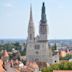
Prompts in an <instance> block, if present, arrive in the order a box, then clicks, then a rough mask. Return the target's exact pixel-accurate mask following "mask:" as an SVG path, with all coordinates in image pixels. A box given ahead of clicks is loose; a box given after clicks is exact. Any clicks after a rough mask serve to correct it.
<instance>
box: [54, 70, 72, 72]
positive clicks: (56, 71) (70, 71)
mask: <svg viewBox="0 0 72 72" xmlns="http://www.w3.org/2000/svg"><path fill="white" fill-rule="evenodd" d="M53 72H72V70H54V71H53Z"/></svg>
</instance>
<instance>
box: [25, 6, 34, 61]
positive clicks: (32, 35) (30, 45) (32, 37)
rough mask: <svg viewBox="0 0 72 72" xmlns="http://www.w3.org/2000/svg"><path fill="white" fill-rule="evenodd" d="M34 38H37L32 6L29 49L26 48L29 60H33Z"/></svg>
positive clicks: (28, 40)
mask: <svg viewBox="0 0 72 72" xmlns="http://www.w3.org/2000/svg"><path fill="white" fill-rule="evenodd" d="M34 40H35V32H34V23H33V17H32V6H30V19H29V25H28V38H27V50H26V57H27V61H32V60H33V49H34Z"/></svg>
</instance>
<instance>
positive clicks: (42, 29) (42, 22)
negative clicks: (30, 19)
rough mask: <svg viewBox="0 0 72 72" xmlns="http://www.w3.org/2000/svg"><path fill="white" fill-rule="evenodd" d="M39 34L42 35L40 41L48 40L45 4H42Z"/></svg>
mask: <svg viewBox="0 0 72 72" xmlns="http://www.w3.org/2000/svg"><path fill="white" fill-rule="evenodd" d="M39 34H40V40H48V39H47V19H46V13H45V3H44V2H43V4H42V12H41V20H40V27H39Z"/></svg>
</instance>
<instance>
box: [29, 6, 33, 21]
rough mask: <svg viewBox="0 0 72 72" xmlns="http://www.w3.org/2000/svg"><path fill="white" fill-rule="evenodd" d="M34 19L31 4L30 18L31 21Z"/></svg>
mask: <svg viewBox="0 0 72 72" xmlns="http://www.w3.org/2000/svg"><path fill="white" fill-rule="evenodd" d="M31 21H33V18H32V5H30V20H29V22H31Z"/></svg>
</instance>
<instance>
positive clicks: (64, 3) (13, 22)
mask: <svg viewBox="0 0 72 72" xmlns="http://www.w3.org/2000/svg"><path fill="white" fill-rule="evenodd" d="M43 1H44V2H45V6H46V15H47V20H48V21H47V23H48V28H49V31H48V38H49V39H72V0H0V39H1V38H7V39H8V38H19V39H22V38H23V39H26V38H27V29H28V22H29V12H30V4H32V10H33V20H34V25H35V31H36V35H37V34H38V30H39V22H40V19H41V6H42V2H43Z"/></svg>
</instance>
